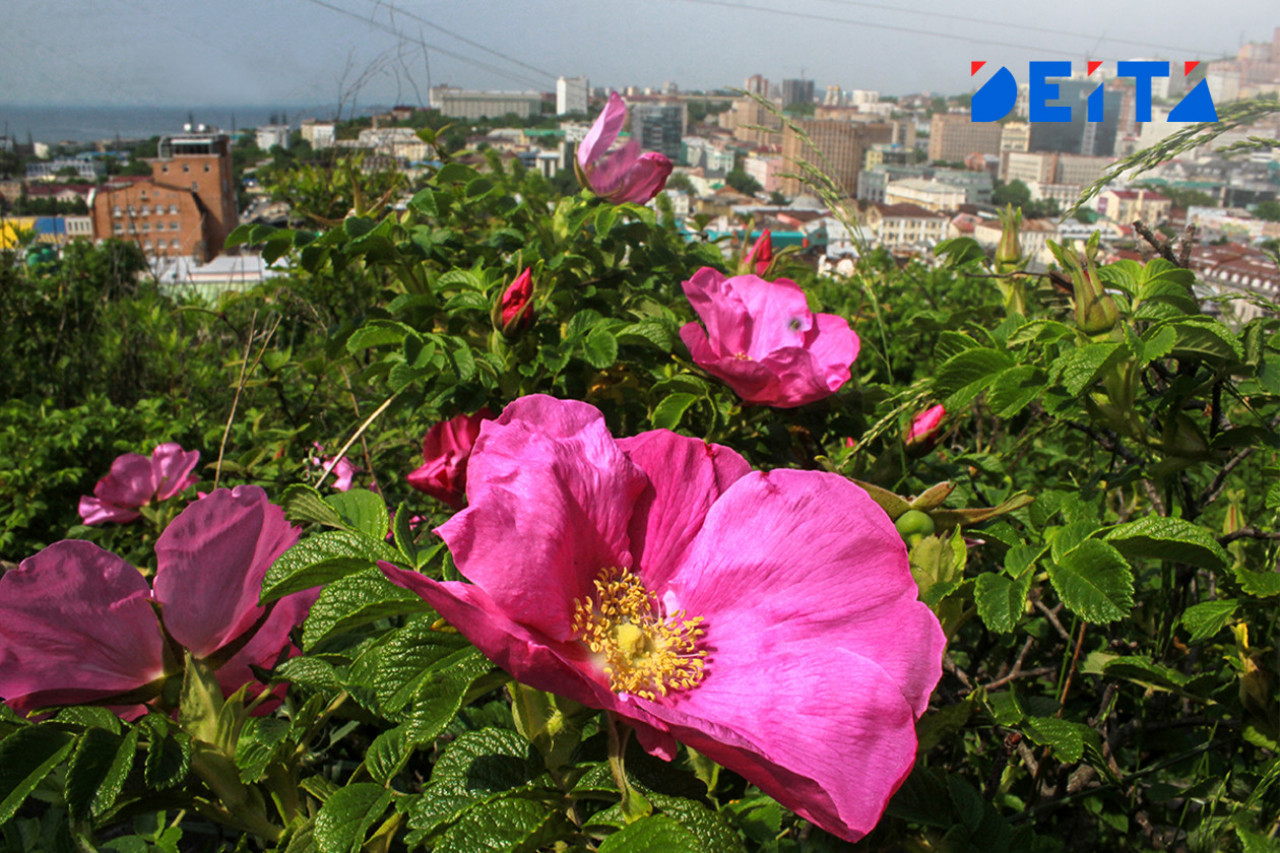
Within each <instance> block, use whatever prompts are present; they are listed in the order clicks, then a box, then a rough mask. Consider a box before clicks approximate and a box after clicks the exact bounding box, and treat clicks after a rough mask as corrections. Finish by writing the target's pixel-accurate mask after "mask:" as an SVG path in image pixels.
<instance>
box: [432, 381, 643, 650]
mask: <svg viewBox="0 0 1280 853" xmlns="http://www.w3.org/2000/svg"><path fill="white" fill-rule="evenodd" d="M644 487H645V478H644V476H643V474H641V473H640V472H639V471H638V470H637V469H636V468H635V466H634V465H632V464H631V463H630V462H629V461H628V460H627V458H626V457H625V456H624V455H623V454H622V452H621V450H619V449H618V446H617V444H616V443H615V442H614V440H613V436H611V435H610V434H609V430H608V428H607V427H606V426H605V423H604V418H603V417H602V416H601V414H600V412H599V410H597V409H596V408H594V407H593V406H590V405H587V404H586V403H580V402H577V401H573V400H557V399H555V398H553V397H547V396H543V395H533V396H528V397H521V398H520V399H518V400H516V401H515V402H513V403H511V404H510V405H509V406H507V408H506V409H505V410H504V411H503V413H502V416H501V417H500V418H499V419H498V420H496V421H486V422H485V423H484V424H483V425H482V427H481V431H480V438H479V439H478V440H477V441H476V445H475V448H474V450H473V451H472V454H471V459H470V462H469V464H468V469H467V502H468V508H467V509H465V510H463V511H462V512H460V513H458V514H457V515H455V516H454V517H453V518H451V519H450V520H449V521H448V522H447V523H445V524H444V525H442V526H441V527H439V528H438V529H437V530H436V533H438V534H439V535H440V536H441V537H443V538H444V540H445V541H446V542H447V543H448V545H449V551H450V552H451V553H452V554H453V558H454V561H455V562H456V563H457V565H458V568H459V570H460V571H461V572H462V574H463V575H465V576H466V577H467V578H469V579H470V580H471V581H473V582H474V583H475V584H477V585H478V586H480V587H481V588H483V589H484V590H485V592H487V593H488V595H489V596H490V597H491V598H492V599H493V601H494V602H495V603H496V604H497V606H498V607H500V608H502V609H503V610H506V611H508V612H512V613H515V612H518V613H520V614H521V616H520V618H521V622H522V623H523V624H526V625H528V626H530V627H532V628H535V629H538V630H540V631H542V632H543V633H545V634H546V635H547V636H548V637H551V638H553V639H555V640H557V641H563V640H565V639H567V638H568V636H569V633H570V627H569V623H570V618H571V616H572V612H573V601H574V599H576V598H581V597H585V596H586V594H587V593H588V591H589V590H590V589H591V582H592V580H593V579H594V578H595V577H596V576H597V574H598V573H599V572H600V570H601V569H605V568H609V567H614V566H617V567H624V568H625V567H629V566H630V564H631V555H630V550H629V540H628V538H627V525H628V522H629V520H630V517H631V511H632V506H633V504H634V503H635V500H636V497H637V496H638V495H639V493H640V491H641V490H642V489H643V488H644Z"/></svg>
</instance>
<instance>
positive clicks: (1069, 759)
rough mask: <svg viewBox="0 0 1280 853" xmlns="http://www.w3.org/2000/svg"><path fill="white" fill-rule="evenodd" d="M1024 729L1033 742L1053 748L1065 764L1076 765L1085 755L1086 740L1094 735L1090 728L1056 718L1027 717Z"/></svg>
mask: <svg viewBox="0 0 1280 853" xmlns="http://www.w3.org/2000/svg"><path fill="white" fill-rule="evenodd" d="M1023 728H1024V729H1025V730H1026V733H1027V734H1028V735H1029V736H1030V737H1031V739H1032V740H1033V741H1035V742H1036V743H1038V744H1040V746H1047V747H1049V748H1051V749H1052V750H1053V753H1054V755H1056V756H1057V757H1058V760H1059V761H1061V762H1063V763H1064V764H1075V763H1076V762H1077V761H1079V760H1080V758H1081V757H1082V756H1083V755H1084V743H1085V738H1086V737H1087V736H1088V735H1090V734H1092V731H1091V730H1090V729H1089V727H1088V726H1083V725H1081V724H1080V723H1073V722H1071V721H1069V720H1059V719H1057V718H1056V717H1027V719H1026V721H1025V722H1024V723H1023Z"/></svg>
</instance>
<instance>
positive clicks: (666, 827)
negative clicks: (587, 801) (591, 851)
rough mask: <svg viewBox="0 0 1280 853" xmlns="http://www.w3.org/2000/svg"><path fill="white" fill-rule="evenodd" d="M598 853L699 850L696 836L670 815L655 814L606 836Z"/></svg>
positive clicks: (694, 852)
mask: <svg viewBox="0 0 1280 853" xmlns="http://www.w3.org/2000/svg"><path fill="white" fill-rule="evenodd" d="M599 851H600V853H703V848H702V845H701V844H700V842H699V841H698V837H697V836H696V835H694V834H693V833H692V832H690V831H689V830H687V829H685V828H684V827H683V826H681V825H680V824H679V823H677V822H676V821H675V820H674V819H672V818H669V817H667V816H665V815H655V816H654V817H648V818H645V819H644V820H638V821H636V822H635V823H633V824H631V825H630V826H628V827H626V828H625V829H623V830H622V831H621V832H615V833H614V834H613V835H610V836H609V837H608V838H606V839H605V840H604V841H603V842H602V843H601V844H600V847H599Z"/></svg>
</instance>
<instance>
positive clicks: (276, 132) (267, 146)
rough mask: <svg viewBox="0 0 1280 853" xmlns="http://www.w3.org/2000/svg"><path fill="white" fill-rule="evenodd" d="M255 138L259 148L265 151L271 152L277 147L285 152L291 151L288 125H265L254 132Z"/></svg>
mask: <svg viewBox="0 0 1280 853" xmlns="http://www.w3.org/2000/svg"><path fill="white" fill-rule="evenodd" d="M253 137H254V141H255V142H257V144H258V148H260V149H262V150H263V151H270V150H271V149H272V148H275V147H276V146H277V145H279V146H280V147H281V148H283V149H284V150H285V151H288V150H289V140H290V138H291V134H290V131H289V125H287V124H264V125H263V126H262V127H260V128H258V129H257V130H256V131H255V132H254V134H253Z"/></svg>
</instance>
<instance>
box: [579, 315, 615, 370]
mask: <svg viewBox="0 0 1280 853" xmlns="http://www.w3.org/2000/svg"><path fill="white" fill-rule="evenodd" d="M582 352H583V355H585V356H586V358H587V363H588V364H590V365H591V366H592V367H594V368H595V369H596V370H603V369H605V368H606V367H608V366H609V365H611V364H613V363H614V362H615V361H617V360H618V339H617V338H615V337H614V336H613V333H611V332H610V331H609V330H608V329H606V328H604V327H603V326H597V327H596V328H594V329H592V330H591V334H589V335H587V337H586V340H584V341H583V342H582Z"/></svg>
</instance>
